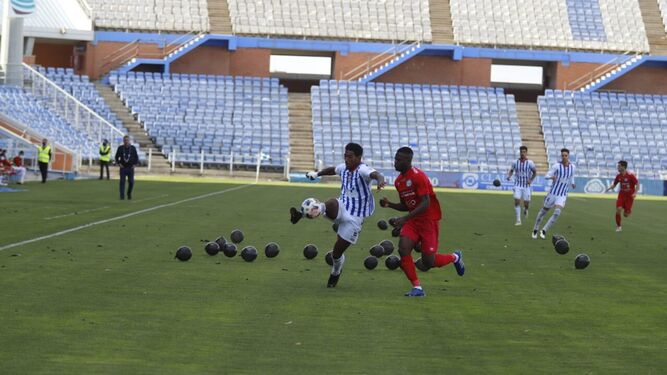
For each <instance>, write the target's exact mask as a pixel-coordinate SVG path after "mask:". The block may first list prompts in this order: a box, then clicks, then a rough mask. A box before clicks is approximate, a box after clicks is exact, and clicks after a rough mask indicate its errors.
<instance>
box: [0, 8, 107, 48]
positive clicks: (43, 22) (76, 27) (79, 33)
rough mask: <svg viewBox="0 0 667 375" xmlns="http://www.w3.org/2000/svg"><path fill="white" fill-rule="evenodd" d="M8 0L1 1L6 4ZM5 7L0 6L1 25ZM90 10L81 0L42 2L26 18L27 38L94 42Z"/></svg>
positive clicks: (24, 32) (24, 27) (24, 31)
mask: <svg viewBox="0 0 667 375" xmlns="http://www.w3.org/2000/svg"><path fill="white" fill-rule="evenodd" d="M5 1H7V0H0V4H4V2H5ZM3 9H4V6H0V25H2V16H4V15H3V13H4V12H3ZM90 14H91V13H90V8H88V7H87V5H86V4H85V2H84V1H80V0H40V1H38V2H37V7H36V10H35V14H33V15H31V16H29V17H26V18H25V21H24V23H23V25H24V26H23V34H24V36H26V37H35V38H50V39H69V40H86V41H92V40H93V39H94V37H95V35H94V31H93V23H92V21H91V17H90ZM0 33H1V27H0Z"/></svg>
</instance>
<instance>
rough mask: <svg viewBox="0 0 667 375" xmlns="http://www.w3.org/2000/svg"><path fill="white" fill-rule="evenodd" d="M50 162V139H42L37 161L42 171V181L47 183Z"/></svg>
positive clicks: (38, 148)
mask: <svg viewBox="0 0 667 375" xmlns="http://www.w3.org/2000/svg"><path fill="white" fill-rule="evenodd" d="M49 162H51V146H50V145H49V140H48V139H46V138H44V139H42V145H41V146H38V147H37V163H38V164H39V171H40V172H41V173H42V183H43V184H45V183H46V178H47V177H48V174H49Z"/></svg>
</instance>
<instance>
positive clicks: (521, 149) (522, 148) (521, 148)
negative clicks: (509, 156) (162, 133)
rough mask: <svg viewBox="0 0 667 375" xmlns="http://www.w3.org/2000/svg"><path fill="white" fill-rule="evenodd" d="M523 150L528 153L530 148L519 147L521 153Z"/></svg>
mask: <svg viewBox="0 0 667 375" xmlns="http://www.w3.org/2000/svg"><path fill="white" fill-rule="evenodd" d="M523 150H526V152H527V151H528V147H526V146H521V147H519V151H523Z"/></svg>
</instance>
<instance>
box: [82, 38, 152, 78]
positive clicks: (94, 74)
mask: <svg viewBox="0 0 667 375" xmlns="http://www.w3.org/2000/svg"><path fill="white" fill-rule="evenodd" d="M127 45H128V43H119V42H101V43H98V44H97V45H93V44H92V43H88V45H87V46H86V53H85V57H84V62H83V63H82V68H81V74H87V75H89V76H90V77H91V79H98V78H99V77H100V76H102V75H104V74H106V73H107V72H108V71H110V70H112V69H115V68H117V67H118V65H119V63H121V62H123V60H122V59H120V60H118V61H117V62H116V63H115V64H114V65H105V64H106V63H107V61H109V60H110V58H111V56H114V54H115V53H116V52H117V51H119V49H120V48H122V47H124V46H127ZM137 48H138V56H139V57H145V58H158V57H161V56H163V53H164V50H163V49H162V48H160V47H159V45H158V44H154V43H145V44H139V45H138V47H137ZM128 56H129V55H128Z"/></svg>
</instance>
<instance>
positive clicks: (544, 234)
mask: <svg viewBox="0 0 667 375" xmlns="http://www.w3.org/2000/svg"><path fill="white" fill-rule="evenodd" d="M540 238H541V239H545V238H547V231H545V230H544V229H542V230H541V231H540Z"/></svg>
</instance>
